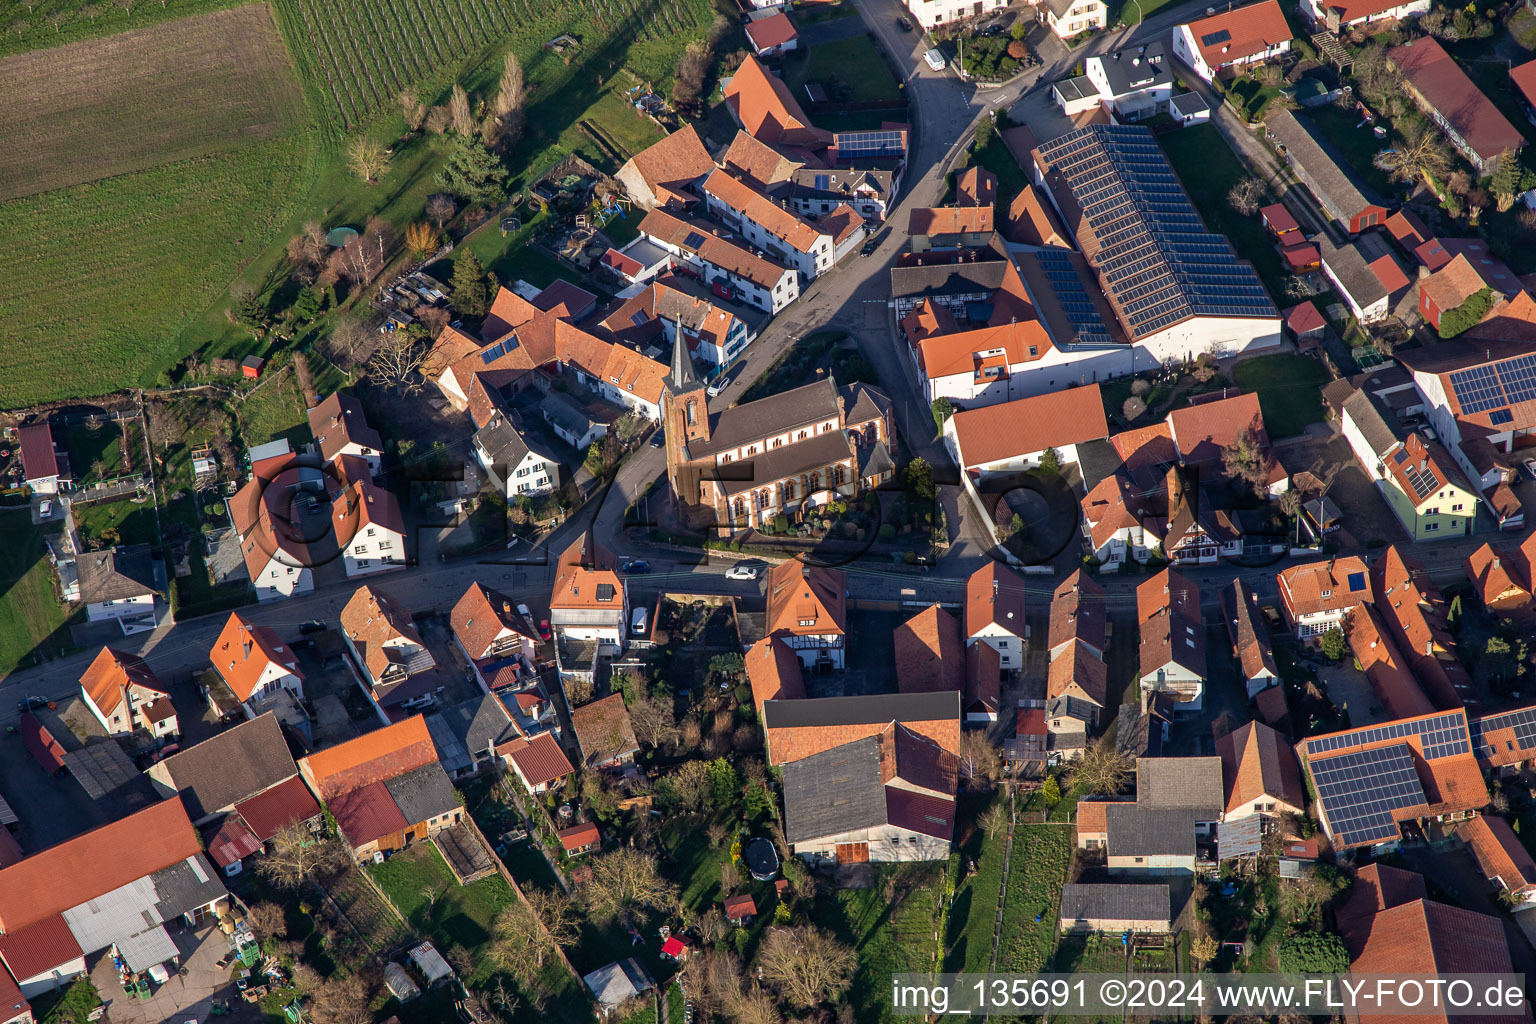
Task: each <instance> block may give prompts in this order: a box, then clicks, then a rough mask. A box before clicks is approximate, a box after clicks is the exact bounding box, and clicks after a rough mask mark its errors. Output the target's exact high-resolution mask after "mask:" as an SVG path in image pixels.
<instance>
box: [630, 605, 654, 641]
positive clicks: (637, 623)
mask: <svg viewBox="0 0 1536 1024" xmlns="http://www.w3.org/2000/svg"><path fill="white" fill-rule="evenodd" d="M650 613H651V610H650V609H649V608H636V609H635V614H634V615H632V616H630V619H629V631H630V632H631V633H633V634H635V636H645V624H646V620H647V619H648V618H649V617H650Z"/></svg>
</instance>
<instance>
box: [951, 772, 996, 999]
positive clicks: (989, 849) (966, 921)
mask: <svg viewBox="0 0 1536 1024" xmlns="http://www.w3.org/2000/svg"><path fill="white" fill-rule="evenodd" d="M990 802H991V801H990V799H989V798H987V797H978V796H975V795H964V796H962V797H961V799H960V817H962V818H968V819H970V820H971V821H975V820H977V819H979V818H980V817H981V814H982V812H983V811H985V810H986V809H987V807H988V805H989V804H990ZM1005 844H1006V837H1005V836H1004V835H1003V833H1002V832H999V833H998V834H997V835H996V836H993V837H991V838H988V837H987V836H986V835H984V834H983V833H982V831H981V830H980V829H979V828H977V829H975V830H974V831H973V832H972V833H971V837H970V840H969V841H968V842H966V843H965V845H964V846H963V847H962V849H961V853H962V855H963V856H964V857H965V858H966V859H967V860H970V861H972V862H973V863H974V864H975V868H974V870H973V871H972V872H971V873H970V874H969V875H967V876H966V877H965V879H964V881H962V882H961V883H960V885H959V886H958V887H957V888H956V889H955V899H954V902H953V904H951V906H950V912H949V935H948V940H949V956H948V958H947V960H946V963H945V964H944V969H945V970H946V971H964V972H966V973H968V974H974V973H976V972H978V971H985V970H987V968H988V966H989V965H990V964H991V962H992V939H993V928H994V924H995V921H996V918H997V899H998V894H999V893H1000V892H1002V887H1003V847H1004V845H1005Z"/></svg>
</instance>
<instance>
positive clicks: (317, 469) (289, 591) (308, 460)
mask: <svg viewBox="0 0 1536 1024" xmlns="http://www.w3.org/2000/svg"><path fill="white" fill-rule="evenodd" d="M250 455H251V479H250V480H248V481H246V483H245V485H244V486H242V487H241V488H240V490H239V491H238V492H237V493H236V494H235V496H234V497H233V498H231V499H230V501H229V517H230V521H231V523H233V525H234V528H235V533H236V535H237V536H238V537H239V538H240V554H241V557H242V558H244V560H245V567H246V570H247V571H248V572H249V573H250V577H251V584H252V586H254V587H255V588H256V598H257V600H259V601H275V600H278V599H280V598H284V597H293V596H294V595H295V594H305V593H308V592H310V591H312V590H314V589H315V581H314V572H313V566H314V565H316V564H318V563H319V562H320V561H321V559H322V558H323V557H325V555H327V554H329V551H326V552H322V551H321V550H319V546H318V543H317V544H316V545H313V546H312V544H311V542H310V540H309V533H308V532H306V530H305V529H304V526H303V523H302V521H295V516H294V510H295V508H296V507H299V508H302V507H303V506H304V505H305V504H306V503H307V501H308V499H307V498H306V499H301V498H300V494H301V493H303V494H305V495H309V496H313V497H314V499H315V500H316V501H318V499H319V497H320V496H322V495H324V494H325V491H326V479H327V478H326V476H325V473H324V469H323V466H322V463H321V462H320V459H319V456H318V455H302V456H300V455H295V454H294V453H293V451H292V449H291V448H290V447H289V445H288V442H287V441H274V442H270V443H269V444H267V445H258V446H257V447H256V448H254V449H252V450H251V453H250ZM312 547H313V549H312Z"/></svg>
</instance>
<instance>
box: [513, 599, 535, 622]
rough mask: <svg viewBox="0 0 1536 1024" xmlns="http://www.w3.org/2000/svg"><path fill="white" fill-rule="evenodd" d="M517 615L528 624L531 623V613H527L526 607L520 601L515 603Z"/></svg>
mask: <svg viewBox="0 0 1536 1024" xmlns="http://www.w3.org/2000/svg"><path fill="white" fill-rule="evenodd" d="M517 614H519V615H521V616H522V617H523V618H525V619H527V620H528V621H529V622H532V621H533V612H531V611H529V610H528V606H527V605H525V604H523V603H522V602H521V601H519V602H518V603H517Z"/></svg>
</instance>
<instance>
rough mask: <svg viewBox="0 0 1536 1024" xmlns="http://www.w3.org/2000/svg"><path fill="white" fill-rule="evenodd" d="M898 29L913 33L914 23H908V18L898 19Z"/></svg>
mask: <svg viewBox="0 0 1536 1024" xmlns="http://www.w3.org/2000/svg"><path fill="white" fill-rule="evenodd" d="M896 27H897V28H899V29H901V30H902V31H903V32H911V31H912V23H911V22H910V21H908V20H907V19H906V18H897V19H896Z"/></svg>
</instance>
